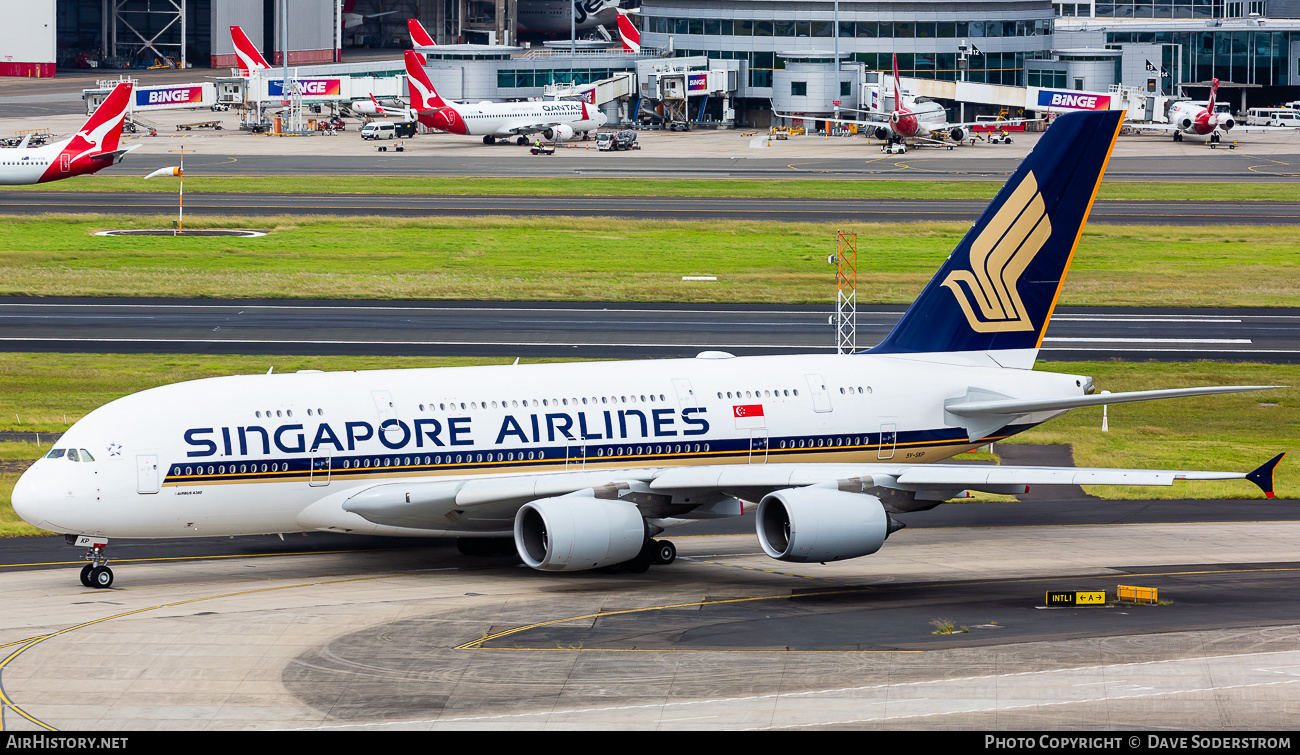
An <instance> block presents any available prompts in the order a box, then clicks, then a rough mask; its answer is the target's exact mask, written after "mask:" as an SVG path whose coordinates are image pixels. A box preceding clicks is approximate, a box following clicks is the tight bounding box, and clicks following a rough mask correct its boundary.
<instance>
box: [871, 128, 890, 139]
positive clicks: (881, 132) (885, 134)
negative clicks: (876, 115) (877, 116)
mask: <svg viewBox="0 0 1300 755" xmlns="http://www.w3.org/2000/svg"><path fill="white" fill-rule="evenodd" d="M871 135H872V136H874V137H876V138H877V139H888V138H889V129H887V128H885V127H884V126H876V128H875V130H874V131H872V132H871Z"/></svg>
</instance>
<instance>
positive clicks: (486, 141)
mask: <svg viewBox="0 0 1300 755" xmlns="http://www.w3.org/2000/svg"><path fill="white" fill-rule="evenodd" d="M483 143H484V144H496V143H497V139H496V137H495V136H485V137H483Z"/></svg>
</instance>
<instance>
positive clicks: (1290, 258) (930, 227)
mask: <svg viewBox="0 0 1300 755" xmlns="http://www.w3.org/2000/svg"><path fill="white" fill-rule="evenodd" d="M159 224H160V221H159V219H158V218H147V217H131V216H122V217H106V216H80V215H69V216H38V217H2V216H0V281H2V282H0V293H2V294H9V295H32V296H195V297H258V298H262V297H265V298H314V297H319V298H367V299H386V298H416V299H499V298H509V299H512V300H533V301H538V300H543V301H572V300H584V301H679V302H681V301H724V302H778V303H798V302H829V301H831V299H832V297H833V295H834V270H833V268H831V267H830V266H829V265H827V264H826V257H827V255H828V254H831V253H833V252H834V250H835V233H836V231H837V230H840V229H842V230H845V231H850V232H855V233H857V234H858V259H859V268H858V269H859V273H858V282H859V291H858V298H859V302H861V303H864V304H870V303H908V302H910V301H912V299H913V298H914V297H915V296H916V294H917V293H919V292H920V290H921V288H922V287H923V286H924V285H925V283H926V282H927V281H928V280H929V279H930V277H931V276H932V275H933V274H934V272H935V270H937V269H938V267H939V265H940V264H941V263H942V262H943V260H944V258H945V257H946V256H947V255H948V254H949V252H950V251H951V250H952V248H953V247H954V246H955V245H956V244H957V243H958V241H959V240H960V239H961V237H962V236H963V235H964V234H965V233H966V231H967V228H968V227H967V225H966V224H964V223H940V222H932V223H898V224H866V223H863V224H852V223H848V224H842V225H835V224H821V223H777V222H751V221H701V222H694V221H657V220H640V221H638V220H621V219H620V220H610V219H601V218H500V217H496V218H493V217H488V218H431V219H392V218H349V219H346V220H341V219H335V218H328V217H274V218H204V219H202V220H196V221H192V222H191V223H190V224H189V225H190V227H223V226H224V227H232V226H234V227H248V228H260V229H265V230H270V231H272V234H271V235H269V236H266V237H262V238H254V239H223V238H197V237H194V238H184V239H176V238H174V237H157V238H141V237H99V236H93V235H90V234H92V233H93V232H94V231H96V230H102V229H105V228H148V227H158V225H159ZM1294 238H1295V230H1294V229H1293V228H1287V227H1241V226H1234V227H1226V226H1224V227H1214V226H1206V227H1182V226H1179V227H1150V226H1143V227H1128V226H1092V227H1090V228H1089V229H1088V230H1086V231H1085V233H1084V235H1083V239H1082V241H1081V243H1080V246H1079V250H1078V252H1077V253H1076V255H1075V258H1074V263H1073V266H1072V268H1071V273H1070V277H1069V279H1068V280H1067V284H1066V287H1065V290H1064V292H1063V294H1062V299H1061V303H1062V304H1064V305H1120V306H1126V305H1163V306H1243V307H1244V306H1262V307H1267V306H1282V305H1288V304H1292V303H1294V302H1295V301H1297V299H1298V298H1300V270H1298V269H1297V267H1300V248H1298V247H1297V246H1296V245H1295V243H1294ZM694 275H716V276H718V280H717V281H716V282H711V283H703V282H684V281H682V280H681V279H682V276H694Z"/></svg>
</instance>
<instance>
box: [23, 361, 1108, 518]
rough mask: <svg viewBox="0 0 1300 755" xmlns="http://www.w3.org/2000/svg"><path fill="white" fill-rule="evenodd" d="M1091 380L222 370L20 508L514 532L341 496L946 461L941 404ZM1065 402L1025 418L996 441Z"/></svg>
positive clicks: (156, 400) (51, 463) (670, 366)
mask: <svg viewBox="0 0 1300 755" xmlns="http://www.w3.org/2000/svg"><path fill="white" fill-rule="evenodd" d="M1087 385H1089V383H1088V382H1087V381H1086V380H1081V379H1080V378H1078V377H1077V376H1073V375H1058V374H1053V373H1046V372H1035V371H1032V370H1020V369H1002V368H998V367H981V366H953V365H951V364H946V365H937V364H934V363H931V362H927V361H926V360H924V359H923V358H908V357H890V356H871V355H853V356H847V355H846V356H822V355H814V356H810V355H801V356H774V357H744V358H716V359H710V358H696V359H676V360H656V361H642V362H596V363H573V364H545V365H521V366H493V367H461V368H442V369H407V370H383V371H370V372H333V373H315V372H312V373H294V374H283V375H246V376H235V377H224V378H211V379H206V380H197V381H192V382H187V383H178V384H174V385H168V386H164V387H160V388H154V389H152V390H147V391H144V392H141V393H137V394H134V395H131V396H127V397H125V398H121V399H118V400H116V401H113V402H111V403H109V404H107V405H105V406H103V407H101V408H99V409H97V410H95V411H94V412H92V413H90V414H89V415H88V416H86V417H85V418H84V419H82V420H80V421H79V422H77V423H76V424H75V425H73V427H72V428H71V429H69V430H68V432H67V433H66V434H64V436H63V438H62V439H61V440H60V442H59V443H58V444H57V447H58V448H60V449H69V448H75V449H85V450H87V451H89V452H90V456H92V457H93V461H85V460H84V459H83V460H79V461H75V462H74V461H70V460H69V459H68V458H67V457H66V455H65V456H64V457H62V458H43V459H41V460H39V461H37V462H36V464H35V465H33V466H32V467H31V468H30V469H29V470H28V471H27V472H26V473H25V474H24V475H23V477H22V478H21V480H20V481H19V483H18V486H17V488H16V489H15V492H14V502H15V510H16V511H17V513H18V514H19V515H20V516H22V517H23V518H24V519H27V520H28V521H29V522H31V523H32V524H34V525H37V526H39V527H42V528H45V529H48V530H52V531H55V532H62V533H77V534H93V535H101V536H105V537H175V536H213V535H239V534H257V533H277V532H296V531H306V530H317V529H322V530H333V531H343V532H358V533H371V534H385V535H428V534H467V533H470V534H473V533H477V534H484V533H486V532H496V533H500V534H504V533H508V532H509V530H510V527H511V521H510V516H512V514H503V515H501V517H500V521H498V520H496V519H492V518H491V517H490V516H488V517H487V518H484V517H482V516H481V517H480V518H478V519H473V518H472V517H466V518H465V519H462V520H461V521H460V522H455V523H453V522H452V521H448V523H447V526H446V528H445V529H444V530H427V529H421V530H415V529H405V528H398V527H391V526H382V525H377V524H373V523H371V522H369V521H366V520H364V519H362V518H361V517H359V516H357V515H356V514H353V513H350V512H347V511H344V510H343V509H342V504H343V502H344V501H345V500H346V499H348V498H349V497H351V496H353V495H355V494H356V493H357V492H358V491H360V490H362V489H364V488H368V487H372V486H375V485H377V484H381V483H385V482H393V481H395V480H404V481H409V480H412V479H418V480H428V481H441V480H458V479H467V478H485V477H488V478H501V477H503V476H511V475H528V476H538V475H545V474H548V473H563V472H574V471H578V470H586V471H600V472H604V471H609V472H610V475H609V480H617V479H619V475H618V473H617V472H616V471H614V470H629V469H646V468H663V467H674V466H689V465H715V464H764V463H769V462H878V461H881V460H892V461H895V462H904V461H905V462H906V463H908V464H915V463H918V462H930V461H937V460H940V459H944V458H947V457H949V456H952V455H953V454H955V453H958V452H961V451H964V450H967V449H969V448H972V447H973V446H974V445H975V443H974V442H972V439H970V438H968V437H967V433H966V431H965V430H964V429H962V428H960V427H956V426H954V425H952V424H950V423H949V420H950V419H951V417H947V418H946V417H945V412H944V401H945V400H948V399H956V398H960V397H963V396H965V395H967V393H968V391H969V390H970V389H972V388H975V389H981V390H985V391H992V392H996V393H997V394H1000V395H1009V396H1015V397H1019V398H1038V397H1049V396H1050V397H1059V396H1062V395H1082V393H1083V392H1084V390H1086V386H1087ZM759 407H761V408H759ZM1059 413H1060V412H1039V413H1037V414H1033V415H1029V416H1027V417H1025V418H1023V419H1021V420H1019V421H1018V424H1016V425H1012V426H1009V427H1007V428H1003V429H1002V430H1000V431H999V432H998V433H997V434H996V437H1005V436H1006V435H1008V434H1011V433H1014V432H1019V431H1020V430H1022V429H1024V428H1025V427H1027V426H1029V425H1032V424H1036V423H1038V422H1042V421H1044V420H1046V419H1048V418H1050V417H1052V416H1055V415H1056V414H1059ZM984 442H988V441H987V440H986V441H984ZM78 455H79V456H84V454H82V453H79V454H78ZM607 481H608V480H603V478H602V482H601V483H600V484H603V483H604V482H607Z"/></svg>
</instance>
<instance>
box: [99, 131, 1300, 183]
mask: <svg viewBox="0 0 1300 755" xmlns="http://www.w3.org/2000/svg"><path fill="white" fill-rule="evenodd" d="M657 136H658V135H651V136H650V137H647V138H657ZM1144 140H1147V141H1150V142H1152V143H1151V145H1150V148H1149V149H1148V150H1147V151H1148V152H1150V153H1151V154H1146V155H1125V154H1122V153H1121V154H1117V155H1115V156H1113V157H1112V158H1111V160H1110V162H1109V164H1108V165H1107V168H1106V180H1107V181H1205V182H1220V181H1245V182H1251V183H1259V182H1284V183H1290V182H1295V181H1297V180H1300V149H1290V148H1285V149H1287V151H1286V152H1282V153H1274V151H1273V150H1274V149H1276V146H1277V145H1271V144H1270V145H1267V146H1264V145H1260V146H1258V147H1256V146H1255V145H1250V144H1246V145H1243V146H1242V147H1241V148H1240V149H1236V150H1228V149H1215V150H1211V149H1209V148H1208V147H1206V148H1204V149H1200V150H1197V151H1195V152H1193V153H1191V154H1180V155H1178V156H1177V161H1176V162H1171V159H1170V155H1166V154H1159V153H1161V152H1162V151H1164V147H1165V141H1166V139H1164V138H1162V137H1125V138H1124V139H1123V140H1121V142H1120V145H1121V147H1127V148H1131V149H1136V150H1137V151H1142V149H1141V148H1142V144H1143V141H1144ZM1157 141H1158V142H1159V144H1158V145H1157V144H1156V143H1155V142H1157ZM414 144H415V146H414V149H415V150H416V151H414V152H403V153H393V152H383V153H379V152H376V153H374V154H372V155H328V154H325V155H314V156H311V157H306V156H298V155H276V154H259V155H246V154H240V155H234V154H221V153H215V152H214V153H211V154H206V153H204V152H200V153H199V154H196V155H194V156H192V157H191V156H187V157H186V170H187V172H189V171H192V172H193V173H194V175H213V176H265V175H274V176H321V175H332V176H338V175H343V176H346V175H359V176H465V177H469V178H473V177H476V176H492V177H535V178H536V177H541V178H546V177H572V178H809V179H819V180H835V179H842V180H861V179H893V180H899V179H901V180H915V181H962V180H978V181H999V180H1002V179H1005V178H1006V177H1007V176H1009V175H1011V173H1012V172H1013V171H1014V170H1015V169H1016V167H1017V166H1018V165H1019V164H1020V161H1021V160H1022V159H1023V157H1024V153H1023V151H1017V152H1014V153H1012V152H1008V154H1007V156H1005V157H1002V156H999V155H996V154H989V153H988V152H987V150H990V149H994V150H995V149H996V148H994V147H982V148H980V149H981V154H979V155H978V156H967V155H963V154H962V153H961V152H960V151H957V150H954V151H948V150H928V149H918V150H913V151H911V152H909V153H907V154H906V155H898V156H889V157H885V156H883V155H881V154H880V151H879V149H878V148H877V147H871V146H867V145H866V144H863V143H861V142H859V141H857V140H851V141H849V142H847V143H846V144H845V145H844V146H843V149H841V150H840V154H838V155H836V156H834V157H814V156H803V155H795V156H790V157H766V156H761V154H760V155H759V156H755V155H748V154H747V155H744V156H734V157H732V156H727V157H723V156H717V157H712V156H707V155H699V154H693V155H691V156H689V157H683V156H661V155H656V156H654V157H646V156H640V155H629V154H626V153H623V154H602V153H597V152H594V150H586V149H578V150H572V151H569V152H571V153H566V152H563V151H562V153H561V154H558V155H556V156H555V157H554V158H543V159H539V158H535V157H532V156H530V155H528V154H527V153H526V152H525V151H524V150H522V149H520V148H518V147H515V146H513V145H501V146H495V147H486V146H483V145H477V144H470V145H456V147H455V149H454V151H446V150H442V149H439V148H437V147H428V146H423V145H422V144H421V142H420V141H419V140H417V141H416V142H415V143H414ZM214 148H215V149H219V147H214ZM1008 149H1009V148H1008ZM1254 149H1260V150H1267V156H1263V155H1257V154H1254V153H1253V150H1254ZM160 159H162V158H160V157H157V156H150V157H146V156H144V155H140V156H135V157H134V158H129V159H128V160H124V161H123V162H121V163H119V164H118V165H115V166H112V167H110V168H106V169H105V170H104V171H102V174H103V175H132V176H134V175H142V164H147V167H146V168H145V172H147V170H151V169H152V168H153V167H158V166H161V165H165V164H170V163H165V162H159V160H160ZM154 163H157V165H154ZM1171 166H1176V167H1171Z"/></svg>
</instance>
